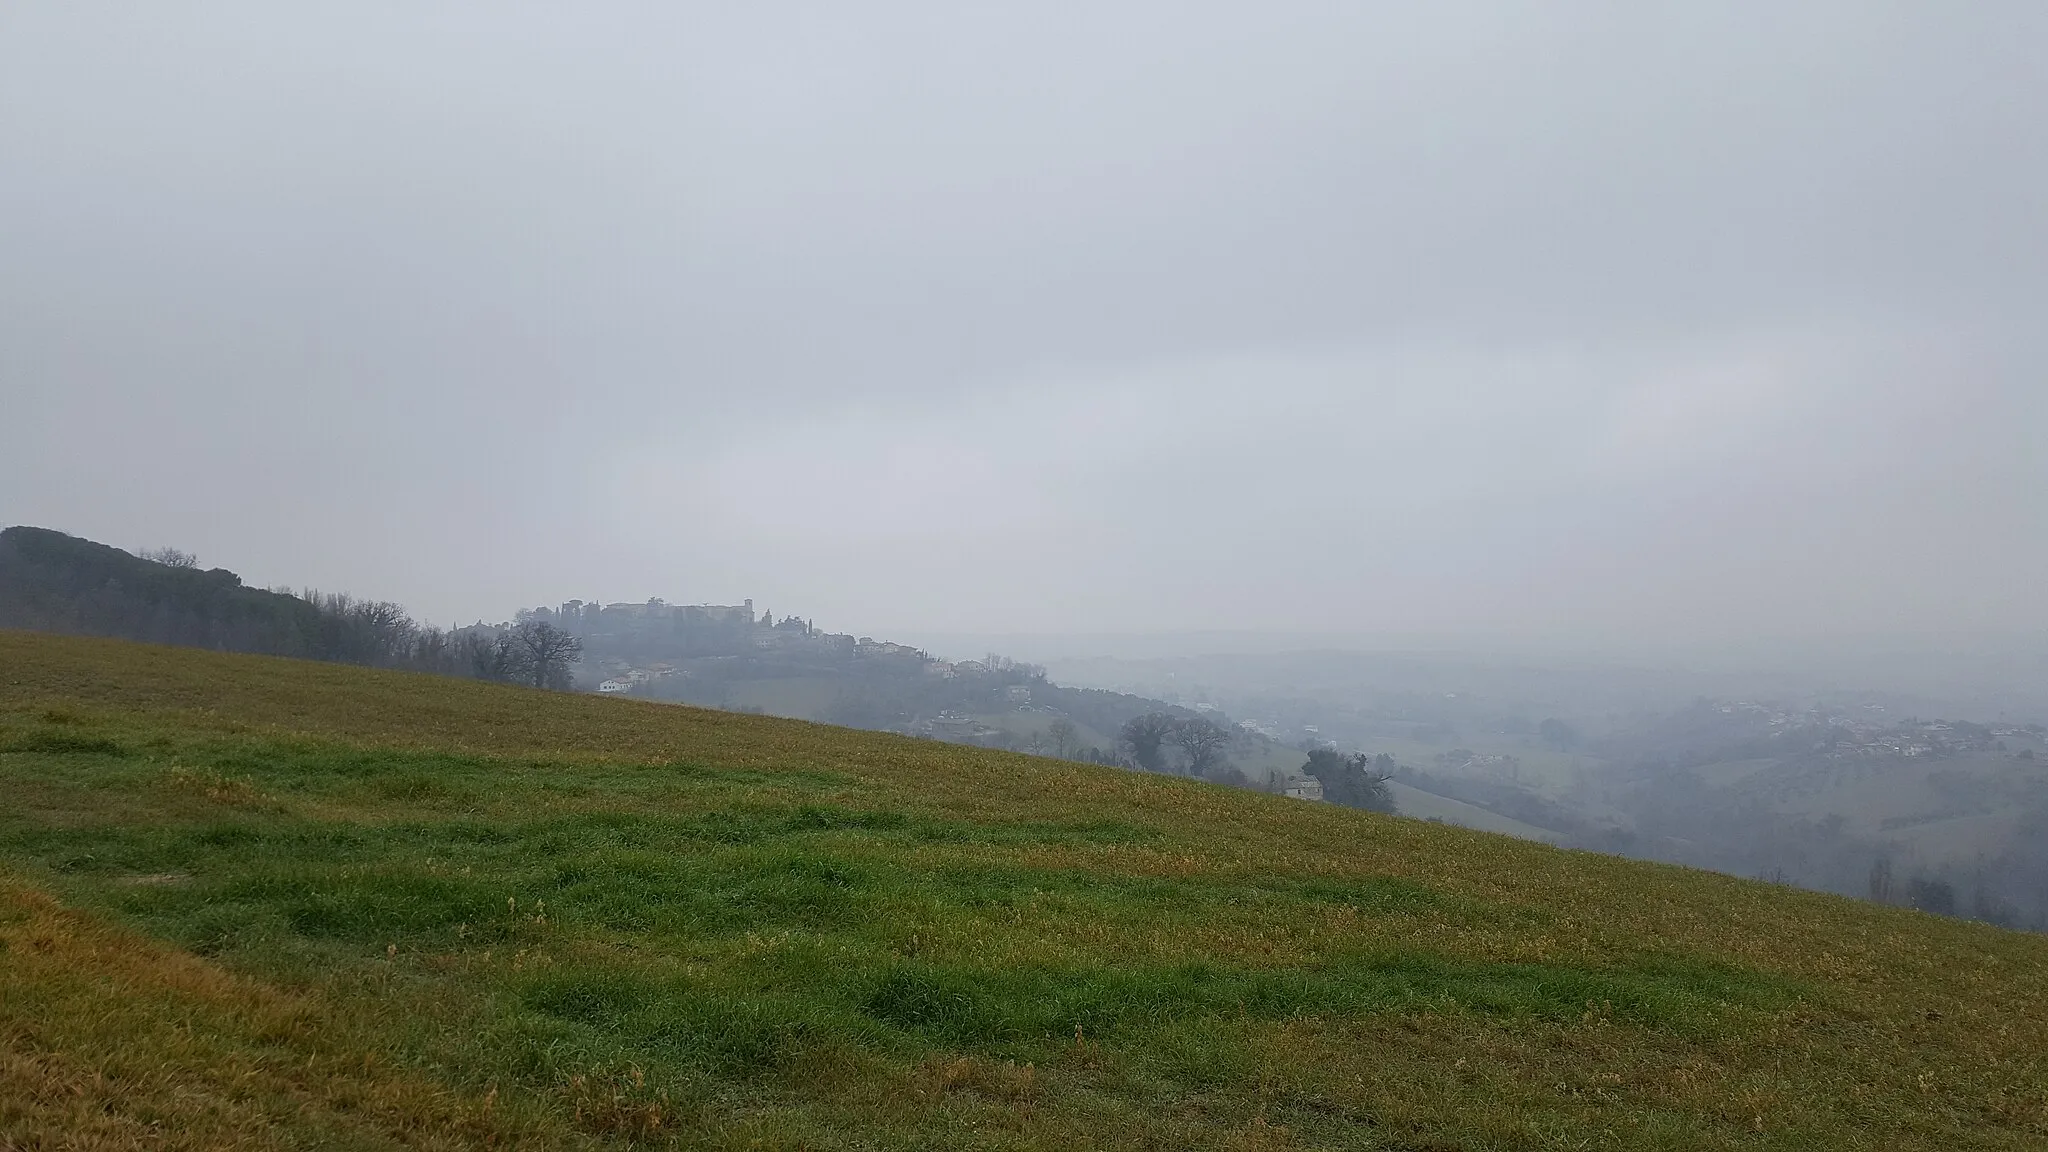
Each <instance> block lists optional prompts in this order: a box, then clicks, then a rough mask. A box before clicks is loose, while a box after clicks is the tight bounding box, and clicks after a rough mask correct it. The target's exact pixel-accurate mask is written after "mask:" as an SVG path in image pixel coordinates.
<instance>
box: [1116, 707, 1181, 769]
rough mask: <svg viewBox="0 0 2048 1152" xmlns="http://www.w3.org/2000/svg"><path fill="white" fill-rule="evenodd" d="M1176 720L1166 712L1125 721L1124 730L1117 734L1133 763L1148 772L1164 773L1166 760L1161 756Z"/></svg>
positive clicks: (1134, 717)
mask: <svg viewBox="0 0 2048 1152" xmlns="http://www.w3.org/2000/svg"><path fill="white" fill-rule="evenodd" d="M1173 725H1174V719H1173V717H1172V716H1171V715H1169V714H1167V713H1165V712H1147V713H1145V714H1144V715H1143V716H1133V717H1132V718H1131V719H1129V720H1128V721H1125V723H1124V726H1123V730H1122V731H1121V732H1119V733H1117V738H1118V742H1119V743H1121V744H1122V745H1123V747H1124V750H1125V751H1126V752H1127V753H1129V754H1130V757H1131V762H1132V763H1133V764H1136V765H1137V766H1138V767H1140V768H1143V769H1144V770H1145V771H1147V772H1163V771H1165V770H1166V760H1165V758H1164V757H1163V756H1162V755H1161V754H1160V752H1161V748H1162V746H1163V745H1164V744H1165V743H1166V737H1167V734H1168V733H1170V732H1172V731H1173Z"/></svg>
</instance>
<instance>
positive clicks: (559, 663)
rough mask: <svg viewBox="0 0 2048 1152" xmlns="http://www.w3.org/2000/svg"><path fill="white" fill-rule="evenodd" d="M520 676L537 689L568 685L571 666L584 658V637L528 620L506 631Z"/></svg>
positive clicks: (543, 622)
mask: <svg viewBox="0 0 2048 1152" xmlns="http://www.w3.org/2000/svg"><path fill="white" fill-rule="evenodd" d="M506 637H507V639H509V640H510V642H511V643H510V649H511V655H512V657H513V659H514V661H515V662H516V666H517V668H518V671H519V678H520V679H522V680H527V681H530V682H531V683H532V684H533V686H534V687H535V688H564V689H566V688H568V687H569V683H570V681H569V666H570V665H571V664H575V663H578V662H580V661H581V660H582V659H583V637H581V636H577V635H574V634H572V633H569V632H565V631H563V630H562V629H560V628H557V627H555V626H554V625H553V624H549V623H547V622H545V621H539V620H529V621H527V622H526V623H524V624H521V625H519V626H518V627H516V628H514V629H512V630H511V631H510V632H508V633H506Z"/></svg>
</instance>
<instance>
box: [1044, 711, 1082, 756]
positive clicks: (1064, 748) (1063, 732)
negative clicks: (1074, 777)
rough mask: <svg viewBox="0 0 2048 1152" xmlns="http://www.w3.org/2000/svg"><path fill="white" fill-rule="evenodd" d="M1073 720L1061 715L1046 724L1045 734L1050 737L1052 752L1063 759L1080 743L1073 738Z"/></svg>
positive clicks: (1075, 749) (1077, 747) (1077, 748)
mask: <svg viewBox="0 0 2048 1152" xmlns="http://www.w3.org/2000/svg"><path fill="white" fill-rule="evenodd" d="M1074 731H1075V730H1074V722H1073V721H1071V720H1069V719H1067V718H1066V717H1064V716H1062V717H1060V718H1059V719H1058V720H1055V721H1053V722H1052V723H1051V724H1049V725H1047V726H1046V729H1045V734H1046V735H1047V736H1049V737H1051V738H1052V754H1053V755H1055V756H1057V757H1059V758H1060V759H1062V760H1065V759H1066V758H1067V757H1068V756H1070V755H1072V754H1073V753H1074V752H1076V751H1078V750H1079V748H1080V744H1079V742H1078V741H1076V740H1075V739H1074Z"/></svg>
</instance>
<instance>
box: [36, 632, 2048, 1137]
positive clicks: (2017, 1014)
mask: <svg viewBox="0 0 2048 1152" xmlns="http://www.w3.org/2000/svg"><path fill="white" fill-rule="evenodd" d="M2044 1052H2048V939H2043V938H2040V937H2033V936H2025V935H2020V934H2015V933H2008V932H2002V931H1999V930H1996V929H1993V928H1989V927H1986V926H1983V925H1978V924H1970V923H1964V922H1959V921H1948V920H1941V919H1936V918H1932V917H1928V916H1924V915H1921V914H1918V913H1914V912H1910V911H1904V910H1899V909H1891V908H1880V907H1872V906H1865V905H1860V904H1856V903H1852V902H1850V901H1846V900H1841V899H1837V898H1833V897H1828V896H1823V895H1817V894H1813V893H1807V892H1800V891H1794V890H1790V889H1783V888H1775V887H1770V886H1766V885H1762V884H1758V883H1752V882H1746V881H1742V880H1737V879H1733V878H1729V877H1723V876H1716V875H1710V874H1702V873H1695V872H1688V871H1684V870H1680V869H1675V868H1668V867H1660V866H1655V865H1648V864H1640V863H1632V862H1627V861H1623V860H1619V859H1613V858H1608V857H1601V856H1593V855H1586V854H1575V853H1567V852H1562V851H1558V850H1555V849H1552V848H1549V847H1546V846H1544V845H1540V844H1533V843H1527V842H1523V841H1518V840H1513V839H1509V838H1506V837H1500V836H1492V835H1487V834H1482V833H1477V832H1471V831H1466V830H1463V829H1458V828H1450V827H1444V826H1439V825H1432V824H1426V823H1423V822H1420V821H1413V820H1402V819H1396V818H1390V817H1381V816H1375V815H1372V814H1368V813H1361V812H1355V811H1350V810H1345V809H1339V808H1335V807H1330V806H1325V805H1315V804H1306V803H1302V802H1299V801H1292V800H1287V799H1284V798H1279V797H1270V796H1264V795H1258V794H1253V793H1247V792H1242V791H1232V790H1227V789H1223V788H1216V787H1209V786H1205V785H1200V784H1195V783H1191V782H1187V781H1180V780H1172V779H1166V778H1160V777H1150V776H1142V775H1135V774H1128V773H1123V772H1118V771H1115V770H1111V769H1103V768H1095V767H1090V766H1086V765H1080V764H1071V763H1065V762H1059V761H1054V760H1048V759H1038V758H1029V757H1022V756H1012V755H1006V754H1003V753H998V752H993V751H984V750H978V749H972V748H962V747H957V746H951V745H945V744H939V743H935V742H931V741H914V740H907V739H898V738H894V737H889V736H885V735H881V734H876V733H866V732H856V731H849V730H842V729H834V728H827V727H820V726H812V725H806V724H802V723H798V722H793V721H785V720H777V719H773V718H768V717H758V716H741V715H734V714H728V713H718V712H710V711H703V710H697V709H689V708H681V707H672V706H662V705H653V704H644V703H636V702H633V701H626V700H611V699H601V698H597V697H588V696H568V695H545V694H539V693H534V692H528V691H522V690H517V689H510V688H502V687H496V686H491V685H485V684H480V683H473V682H467V681H455V680H438V679H431V678H425V677H417V676H408V675H398V674H385V673H377V672H369V671H364V670H360V669H353V668H346V667H339V666H332V665H318V664H308V663H297V662H291V661H282V660H271V659H263V658H256V657H239V656H226V655H217V654H211V653H204V652H192V651H173V650H168V649H159V648H150V647H143V646H137V645H128V644H121V643H116V642H109V641H93V640H78V639H64V638H52V637H41V636H29V635H24V634H20V633H4V632H0V1147H4V1148H15V1147H20V1148H28V1149H45V1148H48V1149H55V1148H80V1149H122V1148H217V1147H235V1148H241V1147H247V1148H300V1147H333V1148H390V1147H418V1148H469V1147H532V1148H577V1147H592V1148H595V1147H625V1146H632V1145H644V1146H662V1145H673V1146H677V1147H689V1148H789V1149H794V1148H812V1149H838V1148H847V1149H852V1148H904V1149H910V1148H1048V1149H1050V1148H1061V1149H1065V1148H1159V1149H1180V1148H1318V1147H1329V1148H1388V1149H1411V1150H1413V1149H1454V1148H1513V1149H1522V1148H1527V1149H1552V1148H1556V1149H1564V1148H1671V1149H1679V1148H1685V1149H1690V1148H1782V1149H1807V1148H1823V1147H1825V1148H1867V1149H1896V1148H1925V1149H1955V1148H2011V1149H2021V1148H2040V1147H2043V1146H2048V1059H2044V1056H2043V1053H2044Z"/></svg>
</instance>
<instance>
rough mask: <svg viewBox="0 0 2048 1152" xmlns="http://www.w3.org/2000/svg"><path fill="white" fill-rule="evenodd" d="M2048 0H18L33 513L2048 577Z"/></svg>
mask: <svg viewBox="0 0 2048 1152" xmlns="http://www.w3.org/2000/svg"><path fill="white" fill-rule="evenodd" d="M2044 48H2048V10H2044V9H2042V8H2040V7H2039V6H2038V5H2031V4H2022V3H1985V4H1973V5H1965V6H1943V5H1935V4H1904V3H1897V4H1886V3H1822V2H1815V3H1809V4H1800V5H1761V4H1758V5H1712V6H1709V5H1700V6H1694V7H1691V8H1676V7H1671V6H1644V5H1631V4H1594V3H1586V4H1512V3H1503V4H1492V5H1475V6H1461V7H1456V8H1443V7H1440V8H1437V9H1430V10H1427V11H1422V10H1417V9H1414V8H1412V7H1407V6H1393V5H1369V4H1334V3H1333V4H1314V3H1289V4H1280V5H1265V6H1245V5H1226V4H1166V3H1159V4H1136V3H1134V4H1108V5H1105V4H1090V5H1057V4H1055V5H1045V4H1035V5H1028V6H1027V5H1019V6H1014V7H1009V8H1007V9H1001V10H997V9H990V8H987V7H985V6H982V7H976V8H973V9H968V8H962V7H959V6H951V5H909V4H876V5H860V6H845V5H748V6H742V7H739V8H733V7H730V6H712V5H625V4H617V5H589V6H578V7H577V8H575V9H573V10H571V9H545V8H540V7H527V6H505V5H482V4H452V5H438V6H423V5H362V4H352V5H335V6H310V5H309V6H296V5H295V6H290V7H278V6H272V5H255V4H201V3H188V4H177V5H152V6H146V7H142V8H136V7H133V6H127V7H123V6H95V5H84V4H81V5H62V6H58V5H46V6H32V5H16V6H10V7H8V8H7V9H6V10H4V11H0V404H4V409H5V413H6V416H5V419H4V420H0V519H4V520H6V521H8V522H32V523H42V524H46V525H49V526H53V527H59V528H64V529H67V530H70V531H74V532H79V533H81V534H86V535H91V536H95V537H98V538H102V539H107V540H109V541H111V542H114V543H118V544H123V545H127V546H142V545H148V544H158V543H175V544H179V545H181V546H184V547H188V548H192V549H194V550H196V551H198V552H199V553H200V554H201V555H202V556H203V557H204V558H205V559H207V560H209V561H211V562H215V563H220V564H224V565H228V566H231V567H235V568H236V569H238V570H240V571H242V572H244V573H245V575H247V576H248V577H249V578H251V579H252V580H257V581H261V582H272V581H289V582H295V583H320V584H323V585H327V586H330V587H346V588H349V589H351V590H354V591H358V592H368V593H374V594H378V595H387V596H391V597H393V598H396V599H400V600H403V601H405V602H406V603H408V604H410V605H412V606H413V607H414V608H415V609H417V610H419V611H421V612H423V613H425V614H427V615H429V616H431V617H433V618H436V619H441V620H453V619H458V618H459V619H471V618H475V617H476V616H479V615H481V616H503V615H506V614H509V612H510V611H511V610H512V609H513V608H514V607H516V606H518V605H520V604H526V603H535V602H543V601H554V600H560V599H566V598H569V597H572V596H574V597H584V598H588V597H591V596H600V597H602V598H604V599H625V598H643V597H646V596H650V595H662V596H666V597H669V598H672V599H689V600H699V599H705V600H728V599H736V598H739V597H742V596H753V597H754V598H755V599H756V600H757V601H758V602H762V603H764V604H766V605H767V606H769V607H772V608H774V609H776V610H778V611H787V610H795V611H801V612H805V613H807V614H812V615H815V616H817V617H818V618H819V619H820V621H821V622H825V623H830V624H832V625H833V626H835V627H843V628H852V629H858V630H863V631H878V632H880V631H886V630H888V629H905V630H909V629H921V630H926V631H932V630H947V629H957V630H963V631H968V630H976V631H1041V630H1042V631H1087V630H1170V629H1273V630H1287V631H1298V630H1311V629H1317V628H1326V629H1330V630H1333V631H1342V632H1347V633H1359V632H1388V633H1395V632H1403V633H1414V632H1430V633H1440V634H1468V635H1515V636H1563V635H1572V636H1591V637H1604V638H1609V639H1612V640H1614V641H1616V642H1623V641H1628V640H1631V639H1640V638H1641V637H1643V636H1646V635H1656V636H1665V637H1670V638H1672V639H1673V640H1674V641H1694V640H1697V641H1707V640H1717V639H1723V638H1726V637H1729V636H1739V637H1742V638H1747V639H1756V638H1768V637H1770V636H1774V635H1790V634H1798V635H1802V636H1811V635H1816V634H1831V633H1839V634H1850V633H1859V632H1892V631H1930V630H1940V629H1974V630H1983V629H1994V630H1997V629H2007V630H2028V629H2041V628H2048V608H2044V607H2043V606H2042V604H2041V601H2040V599H2039V597H2038V595H2037V594H2036V593H2035V591H2034V589H2036V588H2038V587H2039V586H2040V584H2041V582H2042V580H2043V578H2044V577H2048V512H2044V511H2043V508H2044V506H2048V505H2044V502H2043V501H2042V500H2041V499H2040V494H2041V493H2042V492H2044V491H2048V466H2044V465H2043V464H2042V463H2041V462H2040V461H2041V454H2040V452H2039V451H2038V448H2037V445H2038V444H2039V442H2040V438H2041V436H2042V434H2043V429H2044V428H2048V398H2044V397H2048V387H2044V386H2043V383H2042V381H2043V378H2044V369H2048V347H2044V341H2043V338H2042V337H2041V335H2040V331H2041V324H2040V320H2039V316H2038V313H2039V308H2040V304H2039V302H2040V301H2041V300H2043V299H2048V224H2044V223H2043V218H2042V216H2041V213H2040V212H2039V205H2040V204H2042V203H2048V142H2044V137H2043V134H2042V133H2040V132H2039V131H2038V128H2037V126H2036V125H2035V123H2034V122H2035V121H2036V120H2037V119H2038V116H2039V111H2040V109H2042V108H2043V107H2048V78H2044V77H2048V70H2043V69H2042V68H2040V67H2039V62H2040V59H2041V56H2042V52H2043V50H2044Z"/></svg>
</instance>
